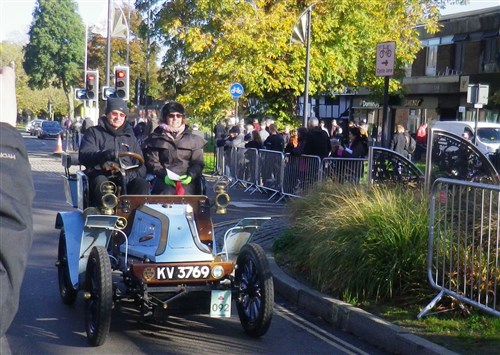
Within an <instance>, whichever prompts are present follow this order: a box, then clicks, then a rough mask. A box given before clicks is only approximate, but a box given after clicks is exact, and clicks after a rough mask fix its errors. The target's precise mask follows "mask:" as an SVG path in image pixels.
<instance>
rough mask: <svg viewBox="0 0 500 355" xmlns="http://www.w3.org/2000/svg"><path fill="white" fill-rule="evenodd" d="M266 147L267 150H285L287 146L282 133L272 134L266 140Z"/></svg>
mask: <svg viewBox="0 0 500 355" xmlns="http://www.w3.org/2000/svg"><path fill="white" fill-rule="evenodd" d="M264 148H266V149H267V150H274V151H277V152H283V149H284V148H285V141H284V140H283V136H282V135H281V134H270V135H269V137H267V138H266V140H265V141H264Z"/></svg>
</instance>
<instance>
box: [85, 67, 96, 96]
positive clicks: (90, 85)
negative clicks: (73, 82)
mask: <svg viewBox="0 0 500 355" xmlns="http://www.w3.org/2000/svg"><path fill="white" fill-rule="evenodd" d="M85 90H86V91H87V99H88V100H97V95H98V94H99V72H98V71H97V70H88V71H87V72H86V73H85Z"/></svg>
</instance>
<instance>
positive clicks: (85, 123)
mask: <svg viewBox="0 0 500 355" xmlns="http://www.w3.org/2000/svg"><path fill="white" fill-rule="evenodd" d="M92 126H94V121H93V120H92V118H90V117H85V119H84V120H83V122H82V127H81V128H80V134H82V135H84V134H85V131H86V130H87V129H88V128H90V127H92Z"/></svg>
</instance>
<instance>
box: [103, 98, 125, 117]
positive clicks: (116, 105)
mask: <svg viewBox="0 0 500 355" xmlns="http://www.w3.org/2000/svg"><path fill="white" fill-rule="evenodd" d="M115 110H117V111H121V112H123V113H124V114H125V115H127V116H128V107H127V103H126V102H125V101H123V99H120V98H119V97H110V98H108V102H107V103H106V115H107V114H108V113H110V112H111V111H115Z"/></svg>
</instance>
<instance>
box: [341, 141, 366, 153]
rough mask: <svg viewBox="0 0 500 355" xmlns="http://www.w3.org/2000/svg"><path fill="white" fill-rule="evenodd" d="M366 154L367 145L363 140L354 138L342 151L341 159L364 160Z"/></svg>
mask: <svg viewBox="0 0 500 355" xmlns="http://www.w3.org/2000/svg"><path fill="white" fill-rule="evenodd" d="M366 154H367V144H366V142H363V138H361V137H358V138H355V139H354V141H353V142H352V143H350V144H348V145H347V146H346V148H344V150H343V151H342V157H343V158H364V157H366Z"/></svg>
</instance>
